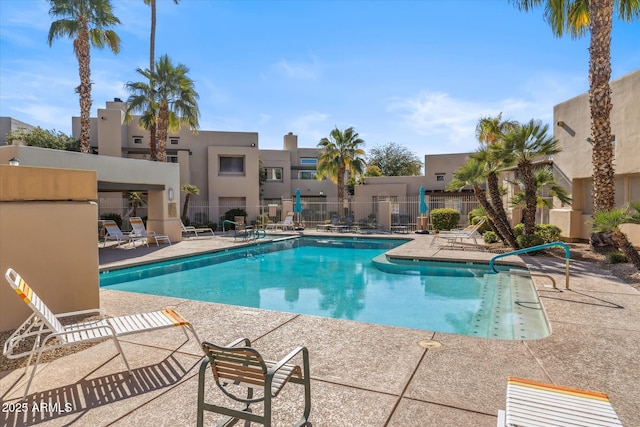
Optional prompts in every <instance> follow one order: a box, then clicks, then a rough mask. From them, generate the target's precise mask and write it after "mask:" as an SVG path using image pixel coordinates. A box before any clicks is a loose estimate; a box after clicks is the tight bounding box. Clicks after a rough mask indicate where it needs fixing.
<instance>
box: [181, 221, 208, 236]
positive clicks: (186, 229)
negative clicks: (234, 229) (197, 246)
mask: <svg viewBox="0 0 640 427" xmlns="http://www.w3.org/2000/svg"><path fill="white" fill-rule="evenodd" d="M180 225H181V226H182V234H189V233H193V234H195V235H196V239H197V238H198V233H211V236H207V237H213V236H215V233H214V232H213V229H211V228H210V227H202V228H195V227H194V226H193V225H184V222H182V221H180Z"/></svg>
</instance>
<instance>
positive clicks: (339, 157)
mask: <svg viewBox="0 0 640 427" xmlns="http://www.w3.org/2000/svg"><path fill="white" fill-rule="evenodd" d="M363 144H364V140H363V139H360V137H359V135H358V133H357V132H356V131H354V130H353V127H350V128H348V129H345V130H344V131H341V130H340V129H338V128H337V127H336V128H335V129H333V130H332V131H331V133H330V134H329V138H326V137H325V138H322V139H321V140H320V142H319V143H318V147H319V148H320V149H321V154H320V159H319V160H318V167H317V172H318V179H322V178H323V177H327V178H329V179H330V180H331V181H332V182H334V183H336V184H337V185H338V206H339V207H340V209H342V206H343V205H344V189H345V176H346V174H347V172H349V173H351V174H355V175H360V174H362V173H363V172H364V168H365V166H366V164H365V160H364V157H363V156H364V150H363V149H362V148H360V146H361V145H363Z"/></svg>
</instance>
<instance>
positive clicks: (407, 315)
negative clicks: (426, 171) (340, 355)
mask: <svg viewBox="0 0 640 427" xmlns="http://www.w3.org/2000/svg"><path fill="white" fill-rule="evenodd" d="M404 242H406V240H403V239H369V238H326V237H306V236H305V237H299V238H292V239H286V240H282V241H276V242H269V243H263V244H260V245H256V246H251V247H243V248H236V249H230V250H226V251H223V252H217V253H212V254H206V255H199V256H194V257H189V258H184V259H180V260H174V261H167V262H161V263H155V264H150V265H145V266H139V267H132V268H126V269H122V270H113V271H109V272H104V273H101V275H100V285H101V286H102V287H104V288H106V289H117V290H123V291H131V292H140V293H147V294H153V295H164V296H171V297H178V298H187V299H194V300H199V301H208V302H216V303H222V304H231V305H240V306H246V307H255V308H262V309H268V310H276V311H285V312H293V313H300V314H310V315H317V316H324V317H332V318H338V319H349V320H357V321H362V322H370V323H377V324H384V325H392V326H401V327H408V328H417V329H425V330H431V331H438V332H450V333H457V334H463V335H471V336H478V337H485V338H497V339H510V340H512V339H518V340H520V339H537V338H542V337H545V336H548V335H549V333H550V332H549V328H548V325H547V322H546V319H545V317H544V313H543V311H542V308H541V306H540V302H539V300H538V297H537V294H536V292H535V289H534V287H533V284H532V282H531V279H530V278H528V277H523V276H516V275H509V274H504V273H500V274H493V273H491V272H490V271H489V269H488V267H487V266H486V265H484V266H483V265H478V264H466V263H464V264H461V263H433V262H415V261H412V260H393V259H392V260H389V259H387V258H386V256H385V255H384V253H385V252H387V251H388V250H389V249H392V248H393V247H396V246H398V245H400V244H402V243H404Z"/></svg>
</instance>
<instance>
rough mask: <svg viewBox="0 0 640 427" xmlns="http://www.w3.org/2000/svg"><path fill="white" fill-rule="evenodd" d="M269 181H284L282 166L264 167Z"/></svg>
mask: <svg viewBox="0 0 640 427" xmlns="http://www.w3.org/2000/svg"><path fill="white" fill-rule="evenodd" d="M264 170H265V172H266V175H267V181H282V168H264Z"/></svg>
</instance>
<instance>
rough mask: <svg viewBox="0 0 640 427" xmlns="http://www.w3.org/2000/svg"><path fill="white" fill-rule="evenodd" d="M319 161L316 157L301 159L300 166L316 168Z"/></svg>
mask: <svg viewBox="0 0 640 427" xmlns="http://www.w3.org/2000/svg"><path fill="white" fill-rule="evenodd" d="M317 164H318V159H316V158H315V157H300V165H302V166H316V165H317Z"/></svg>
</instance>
